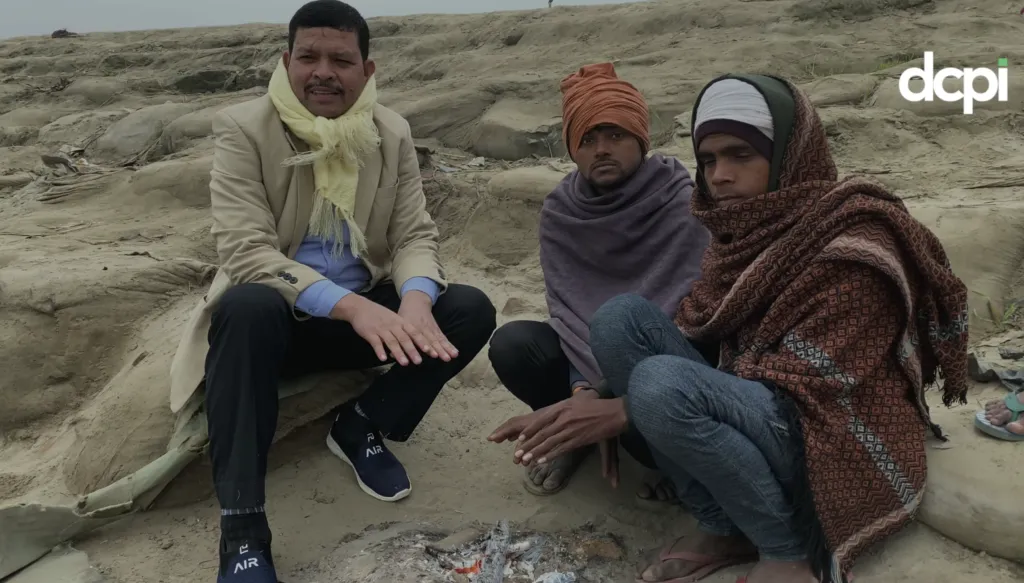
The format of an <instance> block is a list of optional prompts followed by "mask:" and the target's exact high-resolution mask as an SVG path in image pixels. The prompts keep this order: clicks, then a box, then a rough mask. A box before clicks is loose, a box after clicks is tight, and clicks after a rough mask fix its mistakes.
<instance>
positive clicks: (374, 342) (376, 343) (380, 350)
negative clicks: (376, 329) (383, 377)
mask: <svg viewBox="0 0 1024 583" xmlns="http://www.w3.org/2000/svg"><path fill="white" fill-rule="evenodd" d="M366 336H367V337H366V341H367V342H369V343H370V346H371V347H372V348H373V353H374V354H376V355H377V358H378V359H380V361H381V362H387V360H388V355H387V353H386V352H384V343H383V342H382V341H381V338H380V336H379V335H377V334H367V335H366Z"/></svg>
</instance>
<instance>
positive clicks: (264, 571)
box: [217, 543, 278, 583]
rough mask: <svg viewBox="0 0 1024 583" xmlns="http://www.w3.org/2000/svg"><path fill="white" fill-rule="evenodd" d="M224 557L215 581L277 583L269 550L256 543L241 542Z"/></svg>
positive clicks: (221, 582)
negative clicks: (234, 550) (229, 554)
mask: <svg viewBox="0 0 1024 583" xmlns="http://www.w3.org/2000/svg"><path fill="white" fill-rule="evenodd" d="M225 559H226V560H225V561H223V565H224V566H223V568H222V569H221V571H220V573H218V574H217V583H278V581H277V572H276V571H275V570H274V563H273V561H271V560H270V552H269V551H268V550H267V549H264V548H263V547H261V546H259V545H258V544H257V543H242V544H241V545H240V546H239V547H238V551H237V552H235V553H234V554H232V555H231V556H230V557H225Z"/></svg>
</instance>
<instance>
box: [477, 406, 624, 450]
mask: <svg viewBox="0 0 1024 583" xmlns="http://www.w3.org/2000/svg"><path fill="white" fill-rule="evenodd" d="M627 425H628V419H627V417H626V407H625V401H623V400H622V399H589V398H571V399H566V400H564V401H562V402H560V403H555V404H554V405H551V406H548V407H544V408H543V409H538V410H537V411H534V412H533V413H529V414H526V415H519V416H517V417H513V418H511V419H509V420H508V421H506V422H504V423H502V424H501V425H500V426H499V427H498V428H497V429H495V430H494V433H492V434H491V435H490V436H488V438H487V439H488V440H489V441H493V442H495V443H502V442H504V441H511V440H516V441H517V447H516V452H515V454H514V456H513V462H514V463H517V464H522V465H525V466H530V465H533V464H535V463H538V464H543V463H547V461H548V460H551V459H554V458H556V457H558V456H560V455H562V454H565V453H568V452H570V451H573V450H576V449H579V448H581V447H584V446H587V445H592V444H595V443H600V442H602V441H604V440H607V439H611V438H613V437H617V436H619V435H621V434H622V433H624V432H625V431H626V427H627Z"/></svg>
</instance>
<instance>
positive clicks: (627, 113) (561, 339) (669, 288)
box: [489, 63, 708, 502]
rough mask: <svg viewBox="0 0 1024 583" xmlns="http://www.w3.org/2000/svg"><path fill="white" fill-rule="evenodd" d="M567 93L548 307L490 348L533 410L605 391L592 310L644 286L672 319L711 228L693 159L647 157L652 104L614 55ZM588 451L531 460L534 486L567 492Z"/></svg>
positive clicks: (545, 257)
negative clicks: (700, 207) (566, 160)
mask: <svg viewBox="0 0 1024 583" xmlns="http://www.w3.org/2000/svg"><path fill="white" fill-rule="evenodd" d="M562 94H563V98H562V107H563V110H564V113H563V116H562V121H563V126H564V138H565V144H566V147H567V149H568V150H569V155H570V156H572V158H573V160H574V161H575V162H576V165H577V167H578V170H576V171H574V172H571V173H570V174H569V175H568V176H566V177H565V179H563V180H562V182H561V183H560V184H559V185H558V186H557V187H556V188H555V190H554V191H553V192H552V193H551V194H549V195H548V196H547V198H546V199H545V200H544V208H543V209H542V210H541V216H540V262H541V269H542V270H543V273H544V287H545V291H546V293H547V305H548V312H549V316H550V317H549V319H548V321H546V322H534V321H530V320H515V321H512V322H509V323H507V324H505V325H504V326H502V327H501V328H499V329H498V330H497V332H495V334H494V336H493V337H492V338H491V342H490V352H489V356H490V360H491V365H492V366H493V367H494V371H495V373H497V375H498V378H499V379H500V380H501V382H502V383H503V384H504V385H505V386H506V387H507V388H508V389H509V391H511V392H512V393H513V394H515V395H516V396H517V397H518V398H519V399H521V400H522V401H523V402H525V403H526V404H527V405H529V406H530V407H531V408H533V409H534V410H539V409H543V408H545V407H549V406H553V405H555V404H557V403H564V402H566V401H578V400H580V399H597V398H598V397H600V396H602V395H601V394H600V392H599V390H598V388H599V387H601V386H602V384H603V383H602V380H603V378H602V375H601V371H600V369H599V367H598V366H597V364H596V362H595V360H594V356H593V354H592V353H591V351H590V340H589V333H590V332H589V331H590V325H589V323H590V320H591V319H592V318H593V317H594V313H595V311H596V310H597V309H598V308H599V307H600V306H601V305H602V304H604V303H605V302H607V301H608V300H609V299H611V298H612V297H614V296H615V295H617V294H620V293H635V294H638V295H640V296H642V297H644V298H646V299H648V300H649V301H651V302H653V303H655V304H657V305H659V306H662V308H663V310H664V311H665V314H666V317H668V316H669V315H672V314H674V313H675V310H676V307H677V306H678V305H679V302H680V301H681V300H682V298H683V297H685V296H686V295H687V293H688V292H689V289H690V285H691V283H692V282H693V281H694V280H695V279H697V277H698V276H699V275H700V258H701V255H702V253H703V251H704V248H705V247H706V246H707V244H708V235H707V231H706V230H705V229H704V227H702V226H701V225H700V224H699V223H698V222H697V220H696V219H695V218H694V217H693V215H692V214H691V213H690V193H691V192H692V191H693V186H694V184H693V180H691V178H690V174H689V173H688V172H687V170H686V168H684V167H683V165H682V164H681V163H680V162H679V160H677V159H675V158H671V157H666V156H662V155H660V154H653V155H651V156H649V157H648V156H647V153H648V151H649V150H650V146H651V143H650V135H649V129H648V125H649V124H648V117H647V104H646V103H645V102H644V98H643V96H642V95H640V92H639V91H637V90H636V88H635V87H633V86H632V85H630V84H629V83H627V82H625V81H622V80H621V79H619V78H618V77H616V75H615V68H614V67H613V66H612V64H611V63H602V64H596V65H587V66H585V67H583V68H582V69H580V70H579V71H578V72H576V73H573V74H572V75H569V76H568V77H566V78H565V79H564V80H562ZM604 396H606V397H607V396H610V395H604ZM620 441H621V443H622V445H623V447H624V448H625V449H626V451H627V452H629V453H630V454H631V455H632V456H633V457H634V458H636V459H637V460H639V461H640V463H642V464H644V465H645V466H647V467H648V468H651V469H652V470H653V469H654V468H655V467H656V464H655V462H654V459H653V457H652V454H651V452H650V451H648V449H647V447H646V445H645V444H644V443H643V440H642V439H640V438H639V436H638V434H636V433H635V432H629V433H627V434H626V435H624V436H623V437H622V439H621V440H620ZM587 451H589V450H588V449H587V448H581V449H579V450H578V451H572V452H568V453H566V454H565V455H562V456H559V457H558V459H552V460H551V463H538V464H527V465H530V466H531V467H530V468H529V469H528V470H527V477H526V480H525V485H526V488H527V489H528V490H529V491H531V492H533V493H535V494H541V495H550V494H554V493H556V492H558V491H560V490H561V489H562V488H564V487H565V485H566V483H567V482H568V481H569V478H570V476H571V475H572V474H573V473H574V472H575V470H576V468H577V466H578V464H579V462H580V460H582V459H583V456H584V455H585V454H586V453H587ZM617 451H618V450H617V447H616V445H615V444H614V443H606V444H605V445H604V446H603V447H602V454H603V459H604V465H603V467H604V469H605V474H606V475H607V476H608V477H609V478H610V479H611V481H612V483H613V484H614V483H617V481H618V475H617V465H616V460H615V456H616V455H617ZM516 460H517V462H522V461H523V460H520V459H519V458H516ZM525 462H530V460H525ZM647 482H649V484H647V485H646V486H645V487H643V488H642V489H641V492H640V493H638V494H639V495H640V497H641V498H648V499H658V500H660V501H665V502H668V501H670V500H671V499H673V498H675V496H674V493H673V492H672V491H671V482H669V481H668V480H664V481H662V482H661V483H657V482H656V481H655V480H654V479H652V478H648V480H647Z"/></svg>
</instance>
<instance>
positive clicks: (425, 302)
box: [402, 289, 434, 309]
mask: <svg viewBox="0 0 1024 583" xmlns="http://www.w3.org/2000/svg"><path fill="white" fill-rule="evenodd" d="M402 303H403V304H408V305H411V306H426V307H427V308H428V309H432V308H433V307H434V300H432V299H431V298H430V296H429V295H427V293H426V292H423V291H420V290H418V289H413V290H409V291H407V292H405V295H403V296H402Z"/></svg>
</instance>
